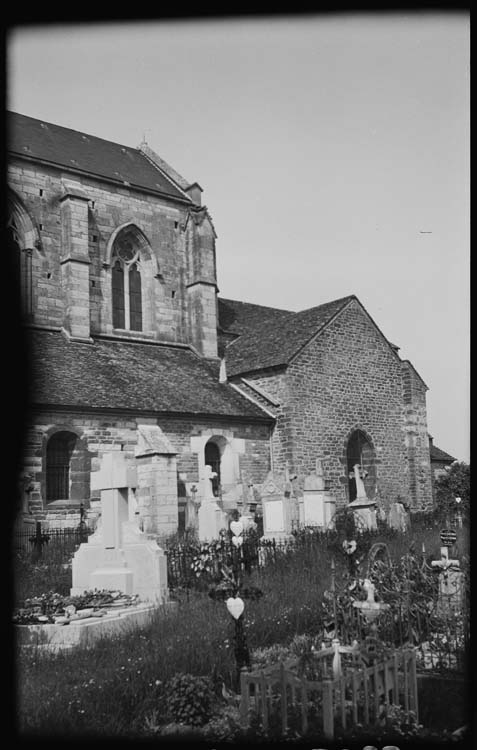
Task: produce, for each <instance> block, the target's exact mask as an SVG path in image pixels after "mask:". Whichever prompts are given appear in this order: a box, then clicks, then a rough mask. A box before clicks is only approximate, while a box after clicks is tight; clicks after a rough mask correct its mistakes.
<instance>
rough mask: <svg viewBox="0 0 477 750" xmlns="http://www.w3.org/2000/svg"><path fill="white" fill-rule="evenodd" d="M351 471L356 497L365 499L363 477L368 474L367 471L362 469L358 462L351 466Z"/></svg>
mask: <svg viewBox="0 0 477 750" xmlns="http://www.w3.org/2000/svg"><path fill="white" fill-rule="evenodd" d="M353 473H354V479H355V482H356V499H357V500H367V499H368V498H367V495H366V490H365V487H364V482H363V479H365V478H366V477H367V476H368V472H367V471H365V470H364V469H362V468H361V465H360V464H355V465H354V466H353Z"/></svg>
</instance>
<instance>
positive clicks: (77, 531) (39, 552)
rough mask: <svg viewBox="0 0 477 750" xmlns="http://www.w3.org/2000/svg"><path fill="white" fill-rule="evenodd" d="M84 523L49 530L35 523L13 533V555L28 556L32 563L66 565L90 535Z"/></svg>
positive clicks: (89, 530)
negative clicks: (28, 527) (37, 561)
mask: <svg viewBox="0 0 477 750" xmlns="http://www.w3.org/2000/svg"><path fill="white" fill-rule="evenodd" d="M92 532H93V530H92V529H90V528H89V527H88V526H87V525H86V523H85V522H84V521H82V522H80V523H79V524H78V525H77V526H75V527H71V528H59V529H56V528H55V529H51V528H48V527H47V526H46V525H44V524H42V523H41V521H36V523H35V526H34V527H33V528H32V529H31V530H30V529H22V530H20V531H15V532H14V534H13V539H12V551H13V553H21V554H27V555H30V556H31V558H32V560H33V561H36V560H40V559H41V561H42V562H44V563H67V562H69V560H70V559H71V556H72V555H73V554H74V552H75V551H76V549H77V548H78V547H79V545H80V544H82V543H83V542H87V541H88V537H89V535H90V534H92Z"/></svg>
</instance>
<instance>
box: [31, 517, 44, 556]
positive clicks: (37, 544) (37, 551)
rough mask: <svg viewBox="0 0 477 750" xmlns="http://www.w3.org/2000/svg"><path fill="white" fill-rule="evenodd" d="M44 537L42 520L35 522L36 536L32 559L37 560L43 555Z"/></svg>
mask: <svg viewBox="0 0 477 750" xmlns="http://www.w3.org/2000/svg"><path fill="white" fill-rule="evenodd" d="M41 548H42V538H41V521H36V523H35V536H34V539H33V549H32V553H31V559H32V560H33V562H36V561H37V560H39V559H40V557H41V551H42V549H41Z"/></svg>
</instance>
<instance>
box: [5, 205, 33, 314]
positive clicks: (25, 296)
mask: <svg viewBox="0 0 477 750" xmlns="http://www.w3.org/2000/svg"><path fill="white" fill-rule="evenodd" d="M32 228H33V223H32V221H31V219H30V217H29V216H28V214H27V213H26V211H25V209H24V208H23V206H22V205H21V204H20V202H19V201H18V200H16V199H14V198H13V197H12V196H11V195H10V194H9V196H8V221H7V243H8V252H9V253H10V256H11V259H12V265H13V269H14V274H15V283H16V287H17V289H18V291H19V294H20V299H21V310H22V313H23V315H24V316H25V317H26V318H30V317H31V315H32V313H33V283H32V256H33V243H32V238H33V234H34V232H33V230H32ZM29 243H31V244H29Z"/></svg>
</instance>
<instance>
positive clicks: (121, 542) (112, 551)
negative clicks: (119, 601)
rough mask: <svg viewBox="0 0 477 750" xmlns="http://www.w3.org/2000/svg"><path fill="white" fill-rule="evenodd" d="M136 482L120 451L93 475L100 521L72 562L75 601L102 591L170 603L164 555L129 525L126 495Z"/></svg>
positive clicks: (107, 456) (106, 456)
mask: <svg viewBox="0 0 477 750" xmlns="http://www.w3.org/2000/svg"><path fill="white" fill-rule="evenodd" d="M136 482H137V480H136V470H135V466H134V462H132V461H127V460H126V456H125V454H124V453H122V452H121V451H116V452H111V453H106V454H104V456H103V459H102V463H101V469H100V470H99V471H96V472H93V473H92V474H91V489H93V490H94V489H96V490H100V492H101V519H100V523H99V524H98V526H97V529H96V531H95V533H94V534H93V535H92V536H90V537H89V539H88V542H85V543H84V544H81V545H80V548H79V549H78V551H77V552H76V554H75V556H74V558H73V565H72V573H73V586H72V588H71V594H72V595H73V596H74V595H77V594H82V593H83V592H84V591H88V590H94V589H98V590H102V589H106V590H110V591H121V592H123V593H124V594H138V595H139V597H140V599H141V600H149V601H154V602H157V603H161V602H163V601H166V600H167V599H168V589H167V563H166V557H165V555H164V552H163V550H162V549H161V548H160V547H159V546H158V544H157V543H156V542H155V541H153V540H151V539H148V538H147V536H146V535H145V534H144V533H143V532H142V531H141V530H140V529H139V528H138V526H137V523H136V520H135V519H134V520H130V514H129V508H128V495H129V489H131V488H133V487H135V486H136Z"/></svg>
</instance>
